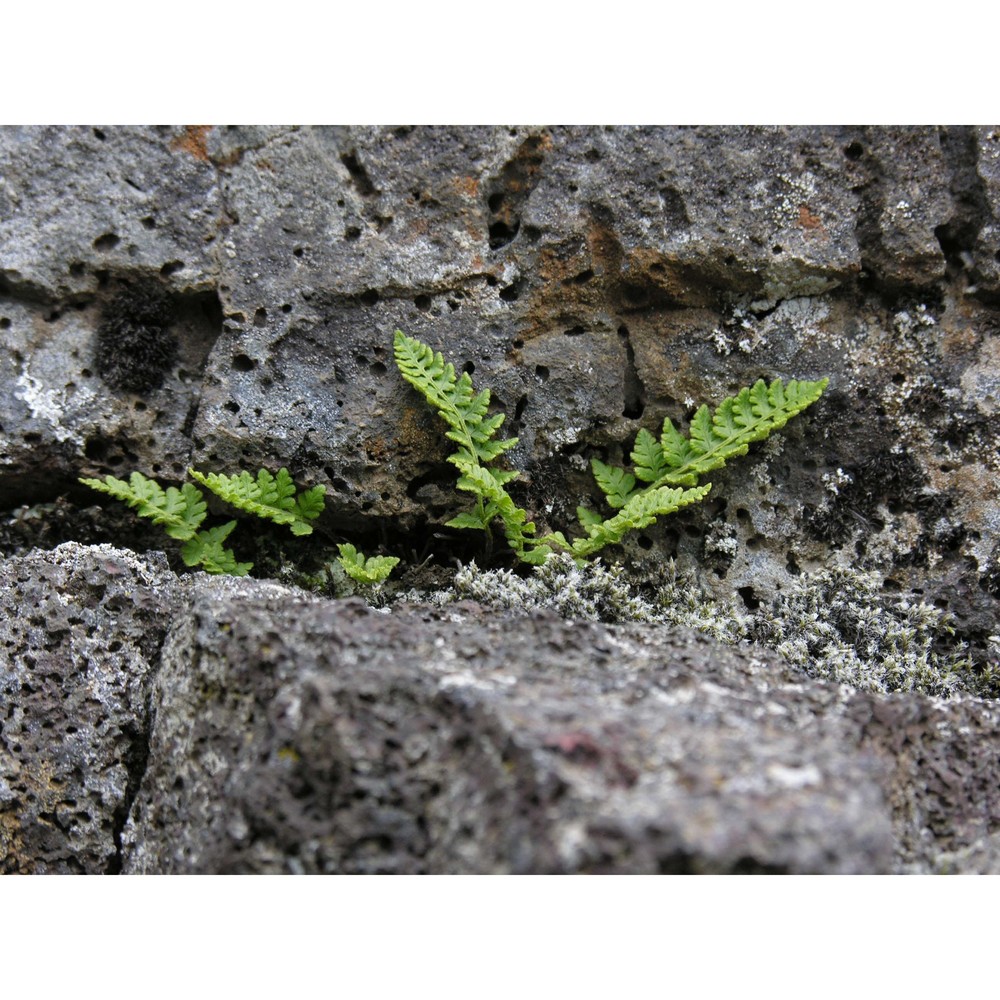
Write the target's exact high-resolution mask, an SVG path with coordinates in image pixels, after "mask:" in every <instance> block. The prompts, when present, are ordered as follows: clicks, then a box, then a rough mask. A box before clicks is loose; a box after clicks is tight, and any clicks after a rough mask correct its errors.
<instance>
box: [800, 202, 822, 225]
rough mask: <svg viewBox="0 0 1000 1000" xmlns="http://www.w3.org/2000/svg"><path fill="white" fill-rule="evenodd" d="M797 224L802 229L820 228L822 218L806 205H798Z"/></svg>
mask: <svg viewBox="0 0 1000 1000" xmlns="http://www.w3.org/2000/svg"><path fill="white" fill-rule="evenodd" d="M799 225H800V226H801V227H802V228H803V229H822V228H823V220H822V219H820V217H819V216H818V215H816V214H815V213H814V212H813V210H812V209H811V208H810V207H809V206H808V205H805V204H803V205H799Z"/></svg>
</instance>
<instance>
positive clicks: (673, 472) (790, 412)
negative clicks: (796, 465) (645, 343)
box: [660, 378, 829, 483]
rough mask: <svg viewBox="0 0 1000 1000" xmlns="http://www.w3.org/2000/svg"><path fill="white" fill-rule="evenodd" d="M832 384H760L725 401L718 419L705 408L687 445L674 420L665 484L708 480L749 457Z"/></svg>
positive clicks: (665, 444)
mask: <svg viewBox="0 0 1000 1000" xmlns="http://www.w3.org/2000/svg"><path fill="white" fill-rule="evenodd" d="M828 383H829V379H825V378H824V379H820V380H819V381H816V382H807V381H800V380H798V379H791V380H790V381H789V382H787V383H783V382H782V381H781V379H780V378H779V379H775V380H774V381H773V382H772V383H771V384H770V386H769V385H767V383H766V382H764V380H763V379H760V380H759V381H758V382H756V383H755V384H754V385H753V386H752V387H750V388H747V389H742V390H741V391H740V392H739V394H738V395H736V396H732V397H730V398H729V399H726V400H724V401H723V402H722V403H721V404H720V405H719V407H718V408H717V409H716V411H715V413H714V414H713V413H712V412H711V411H710V410H709V408H708V406H701V407H699V409H698V411H697V412H696V413H695V415H694V418H693V419H692V420H691V434H690V437H689V438H688V439H685V438H684V437H682V436H681V435H680V433H679V432H678V431H676V430H675V428H674V427H673V425H672V424H671V423H670V420H669V419H667V420H665V421H664V423H663V434H662V436H661V439H660V441H661V446H662V449H663V458H664V461H665V462H666V464H667V465H669V466H670V471H669V472H667V473H664V474H663V475H662V476H661V477H660V479H662V480H663V481H665V482H670V483H677V482H680V480H681V479H683V478H685V477H689V476H695V477H697V476H703V475H705V473H707V472H712V471H714V470H715V469H719V468H722V466H723V465H725V464H726V462H727V461H728V460H729V459H730V458H735V457H736V456H738V455H745V454H746V453H747V450H748V449H749V447H750V445H751V444H753V443H754V442H755V441H763V440H764V439H765V438H766V437H768V436H769V435H770V434H771V432H772V431H776V430H778V429H779V428H780V427H784V426H785V424H787V423H788V421H789V420H791V418H792V417H794V416H795V415H796V414H798V413H801V412H802V411H803V410H804V409H805V408H806V407H807V406H811V405H812V404H813V403H815V402H816V400H817V399H819V397H820V396H821V395H822V394H823V390H824V389H825V388H826V387H827V384H828Z"/></svg>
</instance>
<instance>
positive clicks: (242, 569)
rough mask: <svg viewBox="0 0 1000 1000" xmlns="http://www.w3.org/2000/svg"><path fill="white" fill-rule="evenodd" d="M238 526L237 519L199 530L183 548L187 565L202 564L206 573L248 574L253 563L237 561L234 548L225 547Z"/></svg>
mask: <svg viewBox="0 0 1000 1000" xmlns="http://www.w3.org/2000/svg"><path fill="white" fill-rule="evenodd" d="M235 527H236V522H235V521H229V522H227V523H226V524H220V525H219V526H218V527H217V528H209V529H208V530H207V531H199V532H198V533H197V534H196V535H195V536H194V537H193V538H192V539H191V540H190V541H188V542H186V543H185V544H184V546H183V547H182V548H181V558H182V559H183V560H184V565H185V566H201V568H202V569H204V570H205V572H206V573H228V574H229V575H230V576H246V575H247V573H249V572H250V570H251V569H253V563H248V562H245V563H241V562H237V561H236V556H235V555H234V554H233V551H232V549H227V548H223V545H222V543H223V542H224V541H225V540H226V539H227V538H228V537H229V535H230V532H232V530H233V528H235Z"/></svg>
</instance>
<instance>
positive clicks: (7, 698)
mask: <svg viewBox="0 0 1000 1000" xmlns="http://www.w3.org/2000/svg"><path fill="white" fill-rule="evenodd" d="M179 589H180V588H179V586H178V582H177V579H176V577H174V575H173V574H172V573H170V572H169V570H167V566H166V560H164V558H163V556H162V555H160V556H159V557H156V556H137V555H136V554H135V553H132V552H126V551H122V550H118V549H113V548H111V547H110V546H97V547H94V548H85V547H83V546H79V545H75V544H73V543H68V544H66V545H62V546H60V547H59V548H58V549H55V550H53V551H49V552H44V551H36V552H33V553H31V554H30V555H27V556H23V557H19V558H17V559H9V560H5V561H0V871H2V872H39V873H45V872H47V873H85V874H101V873H107V872H113V871H117V870H118V869H119V867H120V855H119V848H120V843H119V835H120V833H121V828H122V825H123V824H124V821H125V815H126V813H127V812H128V809H129V806H130V804H131V800H132V796H134V794H135V792H136V790H137V789H138V783H139V780H140V778H141V776H142V770H143V768H144V767H145V761H146V754H147V748H148V742H149V734H148V726H149V716H148V709H149V691H150V687H149V685H150V683H151V681H152V672H153V670H154V669H155V667H156V665H157V664H158V662H159V645H160V643H161V642H162V641H163V637H164V634H165V630H166V625H167V623H168V622H169V620H170V616H171V613H172V610H173V609H174V607H175V605H176V601H177V595H178V592H179Z"/></svg>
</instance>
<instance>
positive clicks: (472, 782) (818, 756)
mask: <svg viewBox="0 0 1000 1000" xmlns="http://www.w3.org/2000/svg"><path fill="white" fill-rule="evenodd" d="M193 605H194V610H193V613H192V614H191V615H190V616H187V617H184V618H181V619H180V620H179V621H178V622H177V623H176V624H175V626H174V628H173V630H172V631H171V634H170V637H169V639H168V641H167V644H166V646H165V649H164V659H163V665H162V669H161V672H160V674H159V677H158V680H157V684H156V693H155V696H154V706H155V708H154V713H155V716H156V719H157V722H156V726H155V728H154V732H153V736H152V743H151V748H150V764H149V768H148V769H147V772H146V775H145V779H144V782H143V787H142V790H141V791H140V794H139V796H138V798H137V799H136V803H135V807H134V810H133V813H132V816H131V818H130V821H129V825H128V827H127V829H126V831H125V834H124V843H125V845H126V847H125V854H126V860H125V867H124V870H125V871H127V872H130V871H140V872H148V871H170V872H192V871H193V872H218V871H224V872H282V871H285V872H287V871H304V872H411V873H412V872H428V871H430V872H574V871H591V872H600V871H616V872H658V871H659V872H682V871H702V872H710V871H718V872H726V871H744V870H745V871H798V872H809V871H817V872H819V871H827V872H850V871H879V870H886V869H888V868H889V867H890V866H891V859H892V835H891V826H890V822H889V814H888V810H887V808H886V805H885V801H884V795H883V792H882V789H881V787H880V785H879V781H878V778H879V776H880V775H881V774H882V772H883V770H884V768H883V767H882V765H881V764H880V763H879V762H878V761H877V760H876V759H874V758H873V757H872V756H870V755H866V754H863V753H857V752H856V751H855V750H854V749H853V748H852V747H851V746H850V745H845V742H844V735H845V734H844V731H843V729H842V727H841V726H840V725H839V724H838V721H837V720H836V718H835V716H836V713H837V709H838V706H839V703H840V699H841V695H840V693H839V692H837V691H836V690H833V689H823V688H821V687H817V688H815V689H812V690H806V689H804V688H801V687H798V686H795V685H789V684H788V678H787V677H785V676H782V674H781V671H780V670H779V669H777V668H776V667H775V665H774V664H773V663H771V662H766V661H759V660H755V659H754V658H753V656H752V655H749V654H748V653H743V654H740V653H734V652H733V651H731V650H728V649H724V648H722V647H719V646H717V645H715V644H713V643H711V642H710V641H709V640H706V639H704V638H703V637H697V636H693V635H691V634H683V635H673V636H671V635H668V634H664V633H662V632H660V633H659V634H657V633H656V632H654V631H653V630H650V629H642V628H640V627H633V628H620V629H613V628H608V627H604V626H599V625H593V624H586V625H583V624H577V625H575V626H574V625H570V624H567V623H566V622H564V621H562V620H561V619H559V618H557V617H555V616H549V615H538V616H535V617H532V618H525V619H519V620H515V621H499V622H494V623H492V624H490V623H486V624H480V623H479V619H480V617H481V610H480V609H478V608H477V607H476V606H474V605H472V606H469V607H467V608H465V609H456V610H455V611H453V612H450V613H448V614H447V615H446V616H445V618H444V620H439V619H438V618H437V617H436V616H435V615H433V613H431V612H430V611H429V610H428V609H421V608H415V609H413V610H409V611H407V610H399V611H396V612H395V613H393V614H380V613H377V612H373V611H371V610H370V609H369V608H367V607H365V606H364V605H362V604H360V603H355V602H347V603H339V604H337V603H331V602H321V601H317V600H310V599H304V598H303V597H301V596H296V595H295V594H292V593H290V592H287V591H281V590H279V589H277V588H272V589H268V587H267V585H260V584H249V585H248V584H243V583H239V584H232V583H224V584H219V583H218V582H216V581H211V582H205V583H202V584H198V585H196V586H195V588H194V593H193ZM828 715H830V716H832V718H829V719H828V718H826V716H828Z"/></svg>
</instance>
